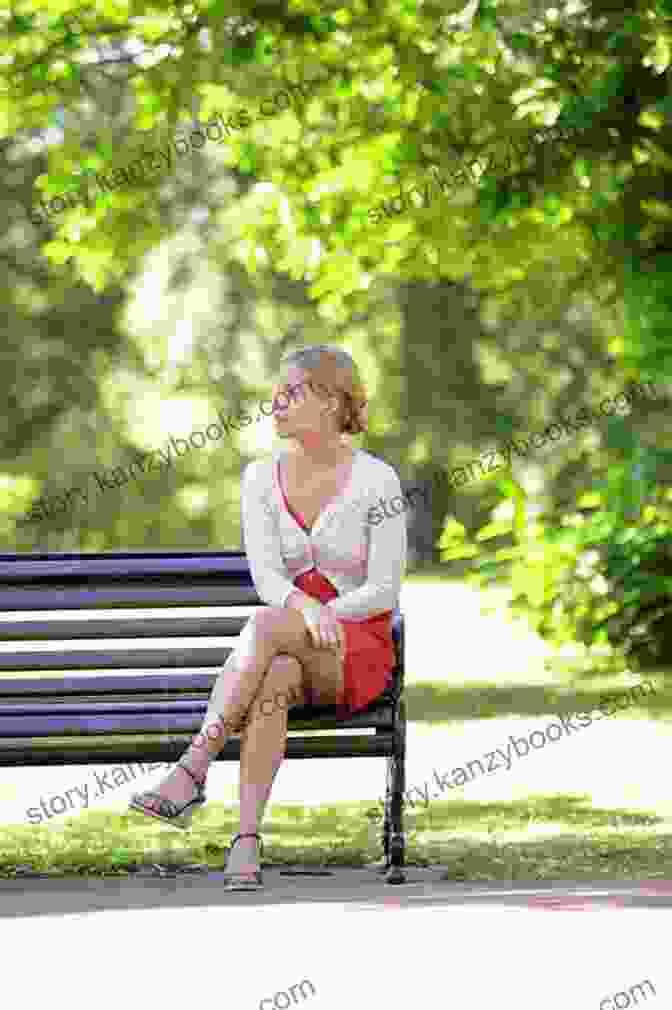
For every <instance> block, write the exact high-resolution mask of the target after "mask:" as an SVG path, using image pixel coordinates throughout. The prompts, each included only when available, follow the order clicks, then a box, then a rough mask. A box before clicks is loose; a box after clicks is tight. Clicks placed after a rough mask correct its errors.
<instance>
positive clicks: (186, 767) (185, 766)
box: [177, 758, 205, 789]
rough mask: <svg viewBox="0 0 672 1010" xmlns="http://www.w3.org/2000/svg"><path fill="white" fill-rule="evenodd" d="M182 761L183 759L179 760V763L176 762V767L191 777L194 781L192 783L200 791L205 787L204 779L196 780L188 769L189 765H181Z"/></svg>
mask: <svg viewBox="0 0 672 1010" xmlns="http://www.w3.org/2000/svg"><path fill="white" fill-rule="evenodd" d="M182 760H183V759H182V758H181V759H180V760H179V761H178V762H177V767H178V768H181V769H182V771H183V772H186V773H187V775H191V777H192V779H193V780H194V782H195V783H196V785H197V786H199V787H200V788H201V789H202V788H203V786H204V785H205V779H199V778H196V776H195V775H194V773H193V771H192V770H191V768H190V767H189V765H186V764H182Z"/></svg>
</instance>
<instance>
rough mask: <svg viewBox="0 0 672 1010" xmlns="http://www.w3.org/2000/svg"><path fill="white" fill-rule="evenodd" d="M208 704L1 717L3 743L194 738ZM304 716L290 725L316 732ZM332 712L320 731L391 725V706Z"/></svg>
mask: <svg viewBox="0 0 672 1010" xmlns="http://www.w3.org/2000/svg"><path fill="white" fill-rule="evenodd" d="M206 708H207V701H206V700H204V701H202V702H200V705H199V703H198V702H196V703H192V705H191V706H190V707H189V709H187V710H186V711H182V710H180V711H175V710H171V709H166V710H165V711H161V712H154V711H150V712H147V711H143V712H132V711H131V712H127V711H125V710H123V709H121V708H119V709H115V710H114V711H112V712H109V713H107V714H102V713H93V714H90V715H83V714H79V713H77V714H72V715H60V714H57V713H56V712H55V711H53V710H52V711H51V712H50V713H49V714H48V715H47V714H44V715H29V716H26V715H17V716H7V715H5V714H4V712H2V713H0V740H2V746H3V747H4V746H5V743H6V738H14V737H34V738H36V739H38V738H44V737H49V736H51V737H59V736H70V735H73V734H76V735H77V736H95V735H96V734H124V733H136V734H138V733H175V732H181V733H191V734H192V735H193V734H194V733H196V732H197V731H198V729H199V728H200V726H201V724H202V722H203V717H204V716H205V712H206ZM296 712H297V713H299V712H303V716H301V715H294V712H292V713H290V719H289V723H288V725H289V726H290V727H292V726H293V724H298V723H299V722H306V721H307V722H308V724H309V725H310V727H311V728H313V729H315V728H317V723H318V722H319V718H318V717H317V715H316V714H315V711H314V710H312V709H309V708H306V709H302V710H299V709H297V710H296ZM328 712H329V709H327V710H326V712H324V714H323V715H322V720H323V721H324V722H328V721H329V720H331V722H332V726H328V725H324V726H322V727H320V728H324V729H329V728H336V727H338V728H341V729H346V728H348V726H349V725H350V719H351V720H352V725H353V726H357V727H359V728H361V727H362V726H363V725H367V726H371V727H383V726H386V725H389V724H390V721H391V715H390V709H389V706H385V705H381V706H380V707H379V708H378V711H377V712H375V711H372V712H370V713H368V714H366V715H364V714H361V713H355V714H354V715H353V716H351V717H350V719H346V720H342V719H341V720H339V719H337V718H336V710H335V709H333V710H332V714H331V716H329V715H328Z"/></svg>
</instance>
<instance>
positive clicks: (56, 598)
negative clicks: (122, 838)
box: [0, 551, 406, 884]
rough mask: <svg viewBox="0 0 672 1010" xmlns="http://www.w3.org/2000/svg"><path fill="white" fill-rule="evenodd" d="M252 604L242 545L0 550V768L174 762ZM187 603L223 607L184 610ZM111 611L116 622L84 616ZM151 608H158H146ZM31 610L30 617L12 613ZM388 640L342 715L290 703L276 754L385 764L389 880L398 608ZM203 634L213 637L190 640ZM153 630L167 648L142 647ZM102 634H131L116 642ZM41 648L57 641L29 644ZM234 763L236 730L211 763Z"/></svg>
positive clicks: (396, 815) (395, 813)
mask: <svg viewBox="0 0 672 1010" xmlns="http://www.w3.org/2000/svg"><path fill="white" fill-rule="evenodd" d="M258 606H264V604H263V602H262V601H261V600H260V599H259V597H258V596H257V593H256V591H255V589H254V585H253V582H252V578H251V575H250V571H249V566H248V562H247V559H246V557H245V555H244V554H243V553H241V552H217V553H195V552H177V551H176V552H167V553H164V552H157V553H153V552H152V553H150V552H147V553H145V552H136V553H109V554H24V555H15V554H4V555H0V611H1V612H2V613H1V614H0V640H1V641H2V642H3V643H5V644H4V645H3V647H2V651H0V671H1V676H0V767H17V766H18V767H27V766H31V767H35V766H48V765H75V764H76V765H86V764H110V763H114V762H132V761H137V760H140V759H142V760H148V761H156V762H159V761H171V762H172V761H175V760H177V758H178V757H179V756H180V754H181V753H182V752H183V750H184V748H185V747H186V746H187V744H188V743H189V742H190V740H191V738H192V737H193V735H194V733H195V732H196V731H197V730H198V728H199V727H200V725H201V723H202V720H203V717H204V715H205V711H206V705H207V698H208V696H209V694H210V692H211V690H212V687H213V685H214V682H215V680H216V677H217V673H216V672H208V671H207V668H208V667H216V668H218V669H219V668H221V667H222V665H223V664H224V662H225V661H226V658H227V656H228V655H229V653H230V652H231V649H232V647H233V644H234V643H235V638H236V636H237V635H238V634H239V633H240V631H241V629H242V627H243V625H244V624H245V621H246V620H247V618H248V617H249V616H250V614H252V613H254V609H255V608H256V607H258ZM192 607H193V608H195V607H198V608H204V607H211V608H212V607H215V608H218V609H219V610H220V611H221V610H222V609H224V610H225V613H224V614H222V613H218V614H217V615H209V614H208V613H207V612H206V611H204V610H201V611H200V612H199V613H198V614H197V616H194V615H193V614H191V613H190V614H185V613H184V608H192ZM122 608H123V611H124V614H123V616H118V617H117V616H113V617H112V616H106V617H98V616H97V615H96V613H95V612H96V611H100V610H116V611H118V610H120V609H122ZM149 609H151V610H154V611H156V610H159V611H160V614H161V616H156V615H155V614H153V615H151V616H148V615H147V613H145V611H146V610H149ZM33 611H35V612H39V614H32V613H31V614H30V615H26V616H22V615H23V614H24V612H33ZM60 611H65V612H68V611H73V612H77V616H76V617H75V616H73V617H70V616H69V614H67V613H66V614H65V615H64V614H63V613H58V612H60ZM164 615H165V616H164ZM393 634H394V641H395V647H396V652H397V666H396V669H395V671H394V678H393V683H392V685H391V687H390V688H389V689H388V690H387V691H386V692H385V693H384V694H383V695H381V696H380V698H378V699H376V701H374V702H373V703H372V704H371V705H369V706H368V707H367V708H366V709H364V710H363V711H361V712H357V713H355V714H354V715H352V716H351V717H349V718H346V719H338V718H337V713H336V709H335V708H332V707H317V706H315V707H312V706H311V707H309V706H305V707H302V708H296V709H291V710H290V712H289V723H288V726H289V735H288V739H287V750H286V755H287V757H288V758H313V757H315V758H317V757H320V758H335V757H385V758H387V781H386V795H385V814H384V819H383V828H382V843H383V852H384V861H383V872H384V873H385V874H386V878H385V879H386V880H387V882H388V883H390V884H399V883H403V882H404V881H405V875H404V872H403V866H404V834H403V822H402V817H403V811H402V803H403V798H402V794H403V790H404V787H405V741H406V716H405V706H404V700H403V697H402V692H403V677H404V663H403V661H404V644H403V643H404V627H403V617H402V615H401V613H400V612H399V611H396V612H395V615H394V623H393ZM203 637H207V638H213V637H217V638H221V639H222V645H221V647H220V646H218V647H217V648H213V647H210V646H202V645H199V642H198V639H199V638H203ZM157 638H161V639H175V645H174V646H173V645H172V643H171V644H164V643H162V644H161V646H160V647H158V648H157V647H156V646H152V645H151V644H149V645H147V646H146V647H145V646H144V644H143V642H142V641H141V640H142V639H157ZM112 639H132V640H133V641H129V642H128V643H127V644H126V645H123V643H119V642H117V647H116V648H115V647H114V646H113V645H112V644H110V641H109V640H112ZM184 639H193V643H192V642H190V643H188V644H185V643H184V641H183V640H184ZM84 641H86V645H85V647H80V648H77V647H76V646H77V643H83V642H84ZM8 643H15V645H14V646H12V645H9V644H8ZM19 643H21V644H20V646H19V647H18V648H17V646H18V644H19ZM26 643H32V647H31V646H27V645H26ZM44 643H57V645H52V646H51V647H49V648H42V649H40V648H39V646H40V645H43V644H44ZM203 668H206V670H205V671H204V670H203ZM66 671H67V672H66ZM28 672H30V673H31V674H32V676H30V677H17V676H16V674H25V673H28ZM59 673H62V674H63V675H61V676H58V674H59ZM345 730H347V731H348V732H347V733H346V732H324V731H345ZM317 731H320V735H312V734H314V733H316V732H317ZM372 731H373V732H372ZM239 757H240V739H239V737H238V736H235V737H232V738H230V739H229V740H227V742H226V744H225V746H224V748H223V750H222V751H221V753H220V754H219V755H218V760H220V761H231V760H234V759H238V758H239Z"/></svg>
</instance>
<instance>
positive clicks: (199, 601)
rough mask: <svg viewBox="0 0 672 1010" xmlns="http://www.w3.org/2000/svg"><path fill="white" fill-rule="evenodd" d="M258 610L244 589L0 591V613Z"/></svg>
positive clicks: (114, 587)
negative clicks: (118, 609)
mask: <svg viewBox="0 0 672 1010" xmlns="http://www.w3.org/2000/svg"><path fill="white" fill-rule="evenodd" d="M227 603H230V604H235V605H238V606H258V605H259V604H261V603H262V601H261V600H260V599H259V597H258V596H257V593H256V590H255V589H254V588H252V587H247V586H236V585H224V584H222V585H221V586H220V585H217V586H213V585H211V584H207V585H202V586H193V585H190V586H185V584H184V582H182V583H180V582H175V583H174V584H171V585H166V586H160V585H156V586H152V587H151V588H147V587H146V586H142V585H132V586H131V585H129V586H117V585H114V584H113V583H106V584H101V585H97V584H93V585H91V586H90V587H88V588H87V589H81V588H80V589H77V588H74V587H71V586H65V585H64V586H58V587H56V586H49V587H46V586H45V588H44V589H4V588H3V589H0V610H2V611H9V612H11V611H12V610H17V611H20V610H96V609H98V610H109V609H111V608H112V607H133V606H136V607H197V606H198V607H203V606H210V607H222V606H226V604H227Z"/></svg>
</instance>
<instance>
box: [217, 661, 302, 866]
mask: <svg viewBox="0 0 672 1010" xmlns="http://www.w3.org/2000/svg"><path fill="white" fill-rule="evenodd" d="M302 681H303V670H302V668H301V664H300V663H299V661H298V659H296V658H295V657H294V656H288V655H282V654H281V655H279V656H276V657H275V658H274V659H273V660H272V661H271V665H270V667H269V670H268V673H267V674H266V677H265V678H264V682H263V685H262V688H261V690H260V691H259V693H258V694H257V697H256V698H255V700H254V701H253V703H252V705H251V707H250V709H249V711H248V714H247V717H246V719H245V724H244V726H243V730H242V733H241V736H240V785H239V800H240V828H239V831H240V833H241V834H251V833H254V832H258V831H259V826H260V824H261V821H262V818H263V816H264V810H265V809H266V804H267V802H268V798H269V796H270V794H271V788H272V786H273V782H274V780H275V776H276V775H277V773H278V769H279V768H280V765H281V764H282V761H283V759H284V756H285V747H286V743H287V711H288V709H289V708H291V707H293V706H296V705H303V704H305V702H306V700H307V697H306V693H305V692H304V689H303V686H302ZM258 854H259V849H258V846H257V840H256V839H255V838H241V839H240V841H239V842H237V843H236V845H235V846H234V848H233V849H232V850H231V853H230V855H229V859H228V862H227V865H226V872H227V873H244V874H251V873H254V871H255V870H258V869H259V860H258Z"/></svg>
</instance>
